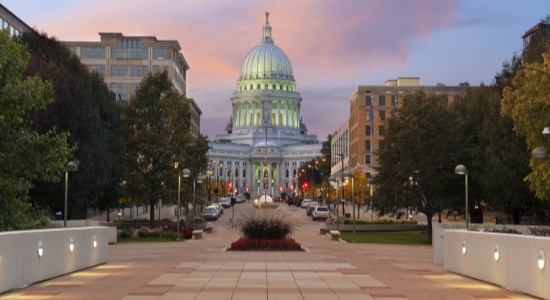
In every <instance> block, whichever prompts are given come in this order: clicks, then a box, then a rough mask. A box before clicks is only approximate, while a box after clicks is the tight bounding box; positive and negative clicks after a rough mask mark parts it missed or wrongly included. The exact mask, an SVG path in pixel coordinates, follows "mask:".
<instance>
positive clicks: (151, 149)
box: [123, 72, 208, 224]
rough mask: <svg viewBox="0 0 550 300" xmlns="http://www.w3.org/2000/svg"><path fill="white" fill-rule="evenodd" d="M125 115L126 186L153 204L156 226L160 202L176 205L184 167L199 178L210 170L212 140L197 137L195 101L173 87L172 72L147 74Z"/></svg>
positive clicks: (134, 196)
mask: <svg viewBox="0 0 550 300" xmlns="http://www.w3.org/2000/svg"><path fill="white" fill-rule="evenodd" d="M123 114H124V123H125V124H126V131H127V141H126V164H127V167H128V174H127V176H126V180H125V184H124V186H125V188H126V190H127V191H128V196H129V197H130V198H132V199H133V200H134V201H146V202H148V203H149V205H150V208H151V210H150V222H151V224H153V222H154V218H155V216H154V213H153V212H154V205H155V204H157V203H158V202H159V200H161V199H162V200H163V202H165V203H166V202H168V203H174V199H175V198H176V195H175V192H176V185H175V183H177V177H178V171H181V168H184V167H185V168H188V169H190V171H191V173H192V177H191V178H192V179H193V180H194V179H196V178H197V176H198V174H200V173H201V172H203V171H204V170H205V169H206V165H207V163H208V159H207V157H206V152H207V150H208V144H207V142H206V139H205V138H204V137H202V136H201V137H198V138H194V137H193V136H192V135H191V132H190V129H189V128H190V122H191V121H190V120H191V119H190V108H189V102H188V101H187V100H186V99H185V98H184V97H183V95H181V94H179V93H178V92H177V91H176V90H175V89H174V88H173V86H172V83H171V82H170V80H169V78H168V74H167V73H166V72H162V73H157V74H154V75H153V74H149V75H148V76H147V77H146V78H144V79H143V81H142V82H141V83H140V85H139V86H138V88H137V90H136V96H135V97H133V98H132V99H131V100H130V101H128V102H127V103H126V105H125V106H124V110H123ZM176 163H177V165H176ZM175 166H178V167H179V168H180V170H177V169H175ZM189 182H192V181H189V180H185V181H183V184H186V183H187V184H189ZM184 190H186V191H189V189H188V188H184ZM187 195H189V193H187ZM187 197H189V196H187ZM185 198H186V196H185V194H184V199H185Z"/></svg>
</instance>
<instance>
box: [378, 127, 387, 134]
mask: <svg viewBox="0 0 550 300" xmlns="http://www.w3.org/2000/svg"><path fill="white" fill-rule="evenodd" d="M385 131H386V128H385V126H379V127H378V135H379V136H383V135H384V132H385Z"/></svg>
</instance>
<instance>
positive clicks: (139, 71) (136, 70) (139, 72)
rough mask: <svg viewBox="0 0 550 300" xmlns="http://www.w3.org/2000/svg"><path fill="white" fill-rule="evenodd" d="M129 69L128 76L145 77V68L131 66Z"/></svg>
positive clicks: (146, 69)
mask: <svg viewBox="0 0 550 300" xmlns="http://www.w3.org/2000/svg"><path fill="white" fill-rule="evenodd" d="M130 68H131V69H130V74H131V75H132V76H135V77H144V76H146V75H147V72H148V68H147V66H141V65H138V66H135V65H133V66H130Z"/></svg>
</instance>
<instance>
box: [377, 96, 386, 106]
mask: <svg viewBox="0 0 550 300" xmlns="http://www.w3.org/2000/svg"><path fill="white" fill-rule="evenodd" d="M378 106H386V96H384V95H379V96H378Z"/></svg>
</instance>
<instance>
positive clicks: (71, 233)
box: [0, 226, 109, 293]
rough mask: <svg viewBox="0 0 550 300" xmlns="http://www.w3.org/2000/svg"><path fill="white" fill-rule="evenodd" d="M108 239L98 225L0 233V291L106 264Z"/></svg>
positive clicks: (103, 229)
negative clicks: (40, 245) (40, 253)
mask: <svg viewBox="0 0 550 300" xmlns="http://www.w3.org/2000/svg"><path fill="white" fill-rule="evenodd" d="M94 236H95V241H96V247H94V243H93V241H94ZM71 239H72V240H73V245H74V248H73V251H72V252H71V251H70V249H69V248H70V247H69V244H70V240H71ZM108 241H109V231H108V227H100V226H96V227H81V228H60V229H44V230H26V231H9V232H0V293H2V292H5V291H9V290H12V289H15V288H19V287H23V286H26V285H29V284H32V283H35V282H39V281H43V280H46V279H49V278H52V277H56V276H59V275H63V274H67V273H71V272H74V271H77V270H81V269H84V268H88V267H91V266H95V265H99V264H103V263H106V262H107V258H108V250H109V248H108ZM39 242H42V250H43V252H42V256H39V250H38V248H39Z"/></svg>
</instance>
